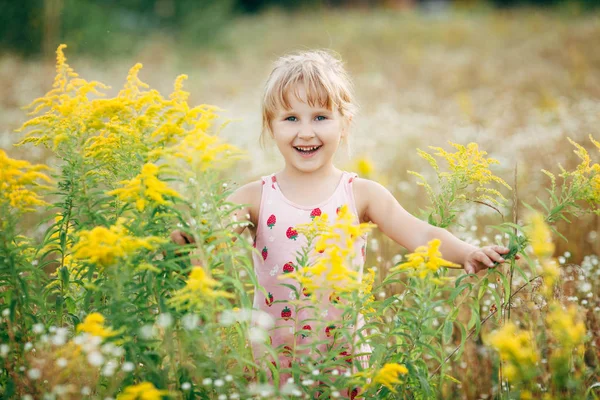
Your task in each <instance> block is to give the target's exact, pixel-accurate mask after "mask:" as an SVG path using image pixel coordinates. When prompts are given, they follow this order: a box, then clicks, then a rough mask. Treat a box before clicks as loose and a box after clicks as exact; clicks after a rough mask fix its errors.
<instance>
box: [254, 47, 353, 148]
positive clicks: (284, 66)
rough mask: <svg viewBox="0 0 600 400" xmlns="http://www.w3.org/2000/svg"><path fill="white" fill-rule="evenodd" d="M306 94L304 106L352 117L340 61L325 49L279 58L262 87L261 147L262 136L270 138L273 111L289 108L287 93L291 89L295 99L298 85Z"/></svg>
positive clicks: (347, 83) (348, 87)
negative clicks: (302, 87)
mask: <svg viewBox="0 0 600 400" xmlns="http://www.w3.org/2000/svg"><path fill="white" fill-rule="evenodd" d="M300 83H302V84H303V85H304V89H305V91H306V97H307V100H308V104H310V105H311V106H313V107H314V106H316V105H318V106H321V107H325V108H327V109H328V110H331V111H334V110H335V109H337V110H339V112H340V114H341V115H342V116H344V117H345V118H346V119H347V121H349V120H350V119H352V117H353V116H354V114H355V112H356V109H357V106H356V102H355V100H354V94H353V85H352V82H351V80H350V77H349V76H348V73H347V72H346V69H345V68H344V65H343V63H342V61H341V60H340V59H339V58H338V57H336V56H334V54H333V53H332V52H331V51H328V50H311V51H301V52H296V53H292V54H288V55H285V56H283V57H280V58H279V59H278V60H277V61H275V63H274V65H273V70H272V71H271V74H270V75H269V78H268V79H267V82H266V84H265V92H264V96H263V102H262V131H261V135H260V143H261V145H263V146H264V143H265V133H268V134H269V135H270V136H272V135H273V131H272V129H271V120H272V119H273V118H274V117H275V114H276V113H277V110H280V109H281V108H284V109H286V110H289V109H290V108H291V106H290V103H289V100H288V94H289V90H290V89H293V90H294V94H295V95H296V96H298V93H297V92H298V89H297V87H298V84H300Z"/></svg>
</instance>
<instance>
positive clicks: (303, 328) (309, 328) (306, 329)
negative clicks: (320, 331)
mask: <svg viewBox="0 0 600 400" xmlns="http://www.w3.org/2000/svg"><path fill="white" fill-rule="evenodd" d="M302 330H304V331H312V328H311V326H310V325H304V326H303V327H302ZM307 336H308V333H303V334H302V339H304V338H305V337H307Z"/></svg>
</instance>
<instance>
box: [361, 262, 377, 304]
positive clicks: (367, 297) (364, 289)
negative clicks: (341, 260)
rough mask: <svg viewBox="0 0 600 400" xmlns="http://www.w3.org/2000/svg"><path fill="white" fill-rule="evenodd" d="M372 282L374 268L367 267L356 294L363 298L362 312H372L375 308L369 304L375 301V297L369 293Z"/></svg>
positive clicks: (371, 288)
mask: <svg viewBox="0 0 600 400" xmlns="http://www.w3.org/2000/svg"><path fill="white" fill-rule="evenodd" d="M373 282H375V269H374V268H369V270H368V271H367V273H366V275H365V276H364V277H363V280H362V282H361V284H360V288H359V290H358V294H359V295H360V296H361V297H362V298H363V306H362V310H361V312H362V313H374V312H375V309H374V308H373V307H372V306H371V304H372V303H373V302H374V301H375V297H374V296H373V294H372V293H371V290H373Z"/></svg>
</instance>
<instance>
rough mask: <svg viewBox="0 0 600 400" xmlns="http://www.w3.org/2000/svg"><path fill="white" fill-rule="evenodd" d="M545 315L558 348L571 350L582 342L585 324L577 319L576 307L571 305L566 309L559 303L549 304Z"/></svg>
mask: <svg viewBox="0 0 600 400" xmlns="http://www.w3.org/2000/svg"><path fill="white" fill-rule="evenodd" d="M550 308H551V311H550V312H549V313H548V315H546V323H547V324H548V327H549V328H550V332H551V333H552V336H553V337H554V338H555V339H556V340H557V341H558V343H559V345H560V348H561V349H564V350H567V351H569V352H570V351H571V350H573V348H575V347H576V346H577V345H579V344H581V343H582V342H583V339H584V338H585V335H586V330H585V324H584V323H583V321H581V320H579V321H578V319H579V315H578V312H577V307H575V306H573V305H571V306H570V307H569V308H567V309H566V310H564V309H563V307H562V306H561V305H560V304H559V303H553V304H552V305H551V307H550Z"/></svg>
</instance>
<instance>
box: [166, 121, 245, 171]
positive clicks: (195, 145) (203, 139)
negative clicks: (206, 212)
mask: <svg viewBox="0 0 600 400" xmlns="http://www.w3.org/2000/svg"><path fill="white" fill-rule="evenodd" d="M155 154H156V155H162V156H171V157H174V158H176V159H180V160H183V161H185V162H186V163H187V164H188V165H190V166H191V167H192V169H193V170H195V171H200V172H203V171H207V170H209V169H219V168H225V167H227V166H228V165H230V164H231V163H232V162H233V161H234V160H237V159H240V158H242V156H243V154H244V153H243V152H242V151H241V150H240V149H238V148H237V147H235V146H233V145H231V144H228V143H224V142H223V141H222V140H221V139H220V138H219V137H218V136H214V135H209V134H208V133H206V132H204V131H202V130H200V129H197V130H194V131H192V132H190V133H189V134H187V135H186V136H185V137H184V138H183V139H182V140H181V141H180V142H179V143H178V144H176V145H174V146H173V147H170V148H168V149H165V150H158V151H156V153H155Z"/></svg>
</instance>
